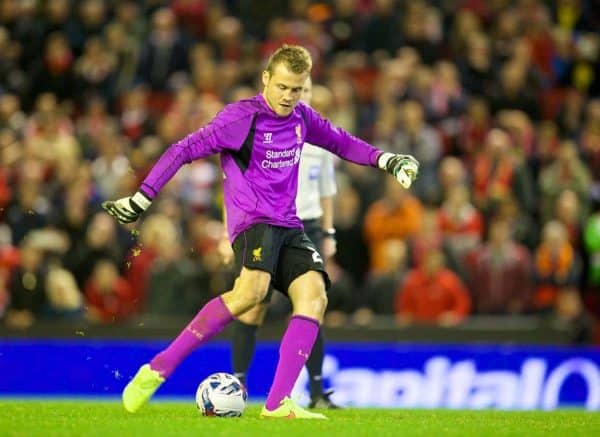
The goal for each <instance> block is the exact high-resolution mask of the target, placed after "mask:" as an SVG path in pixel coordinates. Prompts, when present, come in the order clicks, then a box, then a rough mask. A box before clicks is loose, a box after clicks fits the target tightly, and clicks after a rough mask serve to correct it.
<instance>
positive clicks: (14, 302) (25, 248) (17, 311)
mask: <svg viewBox="0 0 600 437" xmlns="http://www.w3.org/2000/svg"><path fill="white" fill-rule="evenodd" d="M19 252H20V262H19V264H18V266H17V267H16V268H15V270H14V271H13V274H12V277H11V280H10V305H9V308H8V311H7V313H6V324H7V326H8V327H9V328H13V329H27V328H29V327H31V326H32V325H33V324H34V323H35V321H36V320H37V319H38V318H39V317H41V316H42V314H43V311H44V307H45V305H46V292H45V289H44V283H45V276H46V272H45V264H44V253H43V251H42V250H41V249H40V248H39V247H38V246H37V245H36V244H35V242H34V241H32V239H24V240H23V241H22V242H21V244H20V245H19Z"/></svg>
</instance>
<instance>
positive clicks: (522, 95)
mask: <svg viewBox="0 0 600 437" xmlns="http://www.w3.org/2000/svg"><path fill="white" fill-rule="evenodd" d="M491 108H492V113H494V114H496V113H497V112H498V111H500V110H503V109H517V110H520V111H523V112H525V113H526V114H527V115H528V116H529V117H530V118H531V119H533V120H536V121H538V120H539V119H540V111H539V106H538V102H537V101H536V99H535V96H534V94H532V92H531V91H530V90H529V89H528V87H527V69H526V67H525V66H524V65H522V64H521V63H519V62H517V61H509V62H507V63H506V64H504V65H503V66H502V69H501V70H500V87H499V89H498V90H497V91H496V92H495V93H494V95H493V97H492V98H491Z"/></svg>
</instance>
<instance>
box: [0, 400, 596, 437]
mask: <svg viewBox="0 0 600 437" xmlns="http://www.w3.org/2000/svg"><path fill="white" fill-rule="evenodd" d="M260 408H261V406H258V405H251V406H249V407H248V409H247V410H246V412H245V413H244V416H243V417H242V418H238V419H220V418H212V417H211V418H207V417H201V416H200V415H199V413H198V411H197V410H196V408H195V405H194V404H193V402H189V403H171V402H155V403H152V404H150V405H148V406H146V407H145V408H143V409H142V410H141V411H140V412H138V413H136V414H128V413H126V412H125V411H124V410H123V409H122V407H121V405H120V403H118V402H116V401H114V402H92V401H87V400H81V401H57V400H27V401H21V400H19V401H11V400H6V399H4V400H0V436H27V437H29V436H102V437H109V436H143V437H151V436H160V437H163V436H188V435H189V436H210V437H213V436H215V437H216V436H235V437H238V436H239V437H246V436H261V437H262V436H284V437H293V436H302V437H316V436H328V437H329V436H344V437H354V436H376V437H382V436H435V437H438V436H484V437H489V436H496V435H498V436H542V435H543V436H569V437H571V436H586V437H591V436H597V435H600V413H589V412H584V411H577V410H560V411H553V412H539V411H532V412H500V411H448V410H377V409H344V410H337V411H326V412H325V413H326V414H327V415H328V416H329V420H326V421H325V420H320V421H314V420H308V421H307V420H264V419H259V418H258V414H259V411H260Z"/></svg>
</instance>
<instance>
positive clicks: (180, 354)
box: [150, 296, 233, 378]
mask: <svg viewBox="0 0 600 437" xmlns="http://www.w3.org/2000/svg"><path fill="white" fill-rule="evenodd" d="M232 320H233V316H232V315H231V313H230V312H229V310H228V309H227V307H226V306H225V304H224V303H223V300H222V299H221V296H218V297H215V298H214V299H212V300H211V301H209V302H208V303H207V304H206V305H204V306H203V307H202V309H201V310H200V311H198V314H196V317H194V318H193V319H192V321H191V322H190V323H189V324H188V325H187V326H186V327H185V329H184V330H183V331H181V333H180V334H179V335H178V336H177V338H176V339H175V340H173V341H172V342H171V344H170V345H169V346H168V347H167V348H166V349H165V350H163V351H162V352H160V353H159V354H157V355H156V356H155V357H154V358H153V359H152V361H150V367H151V368H152V369H153V370H156V371H158V373H160V374H161V375H162V376H163V377H165V378H168V377H169V376H171V373H173V371H174V370H175V368H176V367H177V366H178V365H179V363H181V362H182V361H183V360H184V359H185V357H187V356H188V355H189V354H191V353H192V352H193V351H194V350H195V349H196V348H197V347H198V346H200V345H201V344H204V343H206V342H207V341H208V340H210V339H211V338H212V337H214V336H215V335H217V334H218V333H219V332H221V331H222V330H223V328H225V326H227V324H228V323H229V322H231V321H232Z"/></svg>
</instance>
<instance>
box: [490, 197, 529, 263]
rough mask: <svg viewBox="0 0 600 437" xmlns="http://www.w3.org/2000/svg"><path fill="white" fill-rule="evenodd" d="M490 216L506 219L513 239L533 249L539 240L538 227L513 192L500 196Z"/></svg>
mask: <svg viewBox="0 0 600 437" xmlns="http://www.w3.org/2000/svg"><path fill="white" fill-rule="evenodd" d="M492 218H493V219H497V220H502V221H506V222H507V223H508V225H509V228H510V230H511V234H512V237H513V239H514V241H515V242H516V243H518V244H522V245H523V246H525V247H527V249H528V250H530V251H533V250H534V249H535V247H536V246H537V244H538V242H539V235H538V234H539V229H538V228H537V224H536V222H535V221H534V220H533V218H532V216H531V215H530V214H528V213H527V212H526V211H523V209H522V208H521V207H520V206H519V202H518V201H517V199H516V198H515V196H514V195H513V194H509V195H507V196H506V197H504V198H502V199H501V200H500V201H498V203H496V206H495V207H494V209H493V213H492Z"/></svg>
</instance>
